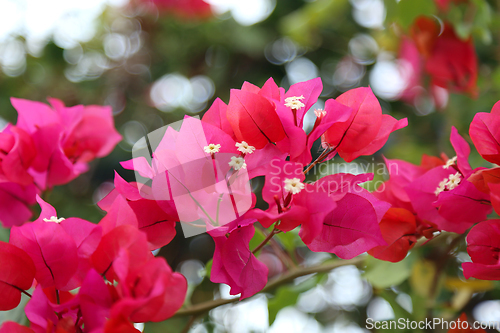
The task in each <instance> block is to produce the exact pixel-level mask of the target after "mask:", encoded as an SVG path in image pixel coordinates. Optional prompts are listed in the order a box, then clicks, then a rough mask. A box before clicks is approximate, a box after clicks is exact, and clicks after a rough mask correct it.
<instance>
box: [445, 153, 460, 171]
mask: <svg viewBox="0 0 500 333" xmlns="http://www.w3.org/2000/svg"><path fill="white" fill-rule="evenodd" d="M456 161H457V157H456V156H455V157H453V158H450V159H449V160H448V161H446V164H445V165H443V169H448V168H449V167H451V166H452V165H454V164H455V162H456Z"/></svg>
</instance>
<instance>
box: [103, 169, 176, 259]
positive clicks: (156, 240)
mask: <svg viewBox="0 0 500 333" xmlns="http://www.w3.org/2000/svg"><path fill="white" fill-rule="evenodd" d="M114 183H115V189H114V190H112V191H111V192H110V193H109V194H108V195H107V196H106V197H104V198H103V199H102V200H101V201H100V202H99V203H98V205H99V207H100V208H101V209H103V210H105V211H106V212H107V215H106V216H105V217H104V218H103V219H102V220H101V222H99V225H100V226H101V227H102V228H103V233H105V234H106V233H108V232H109V231H111V230H113V229H114V228H115V227H117V226H119V225H125V224H129V225H132V226H135V227H137V228H138V229H139V230H141V231H143V232H145V233H146V235H147V237H148V243H149V248H150V250H155V249H158V248H160V247H162V246H165V245H167V244H168V243H170V241H171V240H172V239H173V238H174V236H175V233H176V231H175V221H178V219H179V218H178V216H177V212H176V211H175V206H174V203H173V201H172V200H171V201H170V202H165V201H157V200H153V199H154V198H153V195H152V193H151V188H149V187H148V186H146V185H142V186H140V187H139V186H138V184H137V183H128V182H126V181H125V180H124V179H123V178H121V177H120V175H118V173H116V172H115V180H114ZM139 188H140V190H139ZM144 197H149V198H144Z"/></svg>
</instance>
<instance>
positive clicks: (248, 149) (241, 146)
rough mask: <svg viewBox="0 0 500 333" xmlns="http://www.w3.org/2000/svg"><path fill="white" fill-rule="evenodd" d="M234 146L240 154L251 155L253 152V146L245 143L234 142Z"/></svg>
mask: <svg viewBox="0 0 500 333" xmlns="http://www.w3.org/2000/svg"><path fill="white" fill-rule="evenodd" d="M235 145H236V147H238V151H240V152H242V153H243V154H251V153H253V151H254V150H255V147H254V146H250V145H249V144H248V143H246V142H245V141H241V142H236V144H235Z"/></svg>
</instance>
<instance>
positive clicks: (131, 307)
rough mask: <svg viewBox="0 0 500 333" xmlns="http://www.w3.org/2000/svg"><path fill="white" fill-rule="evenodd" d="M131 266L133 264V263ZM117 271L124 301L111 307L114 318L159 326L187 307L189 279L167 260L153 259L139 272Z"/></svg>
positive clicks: (140, 267) (119, 287)
mask: <svg viewBox="0 0 500 333" xmlns="http://www.w3.org/2000/svg"><path fill="white" fill-rule="evenodd" d="M121 259H123V258H121ZM130 259H132V258H130ZM119 260H120V259H119ZM128 263H129V264H132V260H129V261H128ZM116 271H117V274H118V275H119V280H120V283H119V284H118V287H117V290H118V295H119V297H120V299H119V300H118V301H117V302H115V303H114V304H113V306H112V307H111V317H116V316H118V315H123V316H126V317H128V318H129V319H130V320H131V321H132V322H146V321H154V322H158V321H163V320H166V319H167V318H170V317H172V316H173V315H174V313H175V312H176V311H177V310H179V309H180V307H181V306H182V304H183V303H184V298H185V297H186V292H187V281H186V278H185V277H184V276H182V275H181V274H179V273H175V272H172V269H171V268H170V267H169V266H168V264H167V262H166V261H165V259H164V258H153V259H151V260H149V261H147V262H145V263H144V264H142V265H141V266H139V267H137V268H136V269H129V270H124V271H122V270H116ZM124 272H127V274H123V273H124Z"/></svg>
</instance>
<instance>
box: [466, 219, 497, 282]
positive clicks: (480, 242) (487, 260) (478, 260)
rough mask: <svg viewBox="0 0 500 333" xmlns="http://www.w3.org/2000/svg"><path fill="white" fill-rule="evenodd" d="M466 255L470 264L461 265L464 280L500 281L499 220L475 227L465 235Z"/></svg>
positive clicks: (482, 223) (485, 222)
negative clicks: (467, 254)
mask: <svg viewBox="0 0 500 333" xmlns="http://www.w3.org/2000/svg"><path fill="white" fill-rule="evenodd" d="M467 253H469V255H470V257H471V259H472V262H465V263H463V264H462V268H463V270H464V276H465V278H467V279H468V278H470V277H474V278H476V279H481V280H500V262H499V253H500V220H488V221H484V222H481V223H479V224H477V225H475V226H474V227H473V228H472V229H471V230H470V232H469V234H468V235H467Z"/></svg>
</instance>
